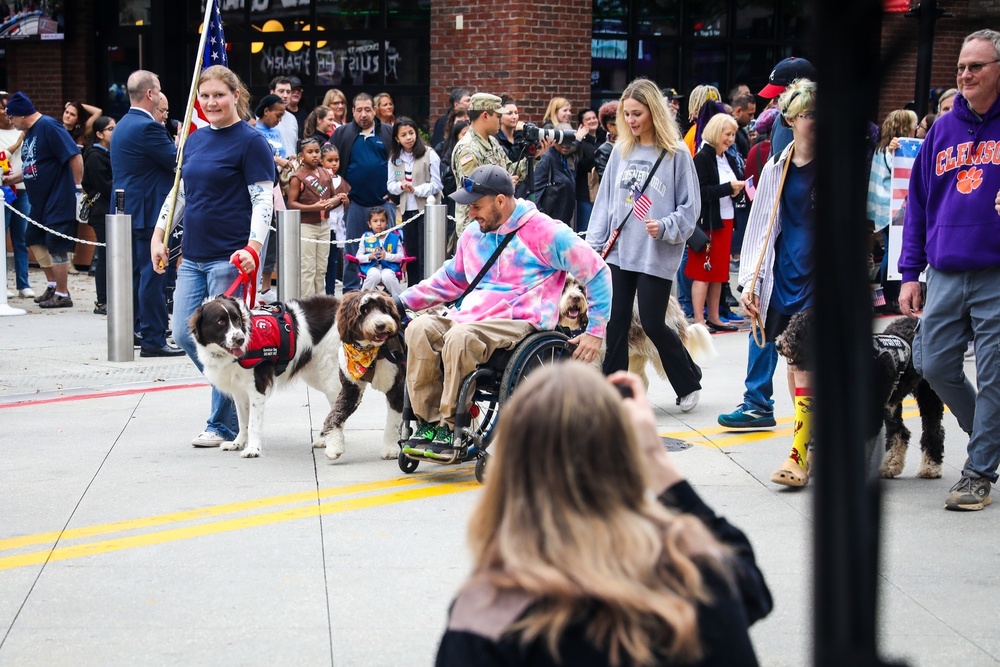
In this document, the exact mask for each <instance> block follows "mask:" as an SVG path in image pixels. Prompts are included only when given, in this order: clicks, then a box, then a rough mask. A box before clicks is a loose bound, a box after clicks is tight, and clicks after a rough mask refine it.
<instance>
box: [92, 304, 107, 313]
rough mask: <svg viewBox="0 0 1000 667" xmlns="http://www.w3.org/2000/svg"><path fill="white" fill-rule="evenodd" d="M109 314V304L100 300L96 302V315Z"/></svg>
mask: <svg viewBox="0 0 1000 667" xmlns="http://www.w3.org/2000/svg"><path fill="white" fill-rule="evenodd" d="M107 314H108V304H106V303H101V302H100V301H95V302H94V315H107Z"/></svg>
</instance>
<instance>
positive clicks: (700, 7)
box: [686, 0, 729, 37]
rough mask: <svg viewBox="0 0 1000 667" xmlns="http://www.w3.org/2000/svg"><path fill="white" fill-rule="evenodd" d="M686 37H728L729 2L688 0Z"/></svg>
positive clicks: (723, 0)
mask: <svg viewBox="0 0 1000 667" xmlns="http://www.w3.org/2000/svg"><path fill="white" fill-rule="evenodd" d="M686 16H687V21H686V23H687V35H688V36H690V37H728V36H729V0H688V3H687V12H686Z"/></svg>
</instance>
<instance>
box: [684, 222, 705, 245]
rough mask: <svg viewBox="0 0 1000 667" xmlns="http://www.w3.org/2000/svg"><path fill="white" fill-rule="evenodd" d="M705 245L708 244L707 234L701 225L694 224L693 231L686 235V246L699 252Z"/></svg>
mask: <svg viewBox="0 0 1000 667" xmlns="http://www.w3.org/2000/svg"><path fill="white" fill-rule="evenodd" d="M707 246H708V234H706V233H705V231H704V230H703V229H702V228H701V227H699V226H698V225H695V226H694V232H692V234H691V236H689V237H688V240H687V247H688V248H690V249H691V250H693V251H694V252H701V251H703V250H704V249H705V248H706V247H707Z"/></svg>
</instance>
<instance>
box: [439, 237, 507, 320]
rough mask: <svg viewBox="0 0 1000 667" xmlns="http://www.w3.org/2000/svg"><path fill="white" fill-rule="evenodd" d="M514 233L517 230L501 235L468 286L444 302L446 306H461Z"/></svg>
mask: <svg viewBox="0 0 1000 667" xmlns="http://www.w3.org/2000/svg"><path fill="white" fill-rule="evenodd" d="M516 233H517V232H511V233H510V234H507V235H505V236H504V237H503V239H502V240H501V241H500V245H498V246H497V249H496V250H494V251H493V254H492V255H490V258H489V259H488V260H486V263H485V264H483V268H481V269H479V273H477V274H476V277H475V278H473V279H472V282H471V283H469V286H468V287H467V288H465V291H464V292H462V296H460V297H458V298H457V299H455V300H454V301H449V302H448V303H446V304H445V305H446V306H456V305H457V306H458V307H459V308H461V307H462V299H464V298H465V297H467V296H469V294H471V293H472V290H474V289H476V286H477V285H478V284H479V282H480V281H481V280H482V279H483V277H484V276H485V275H486V272H487V271H489V270H490V267H491V266H493V264H494V263H495V262H496V261H497V258H498V257H500V253H502V252H503V249H504V248H506V247H507V244H508V243H510V242H511V240H513V238H514V235H515V234H516Z"/></svg>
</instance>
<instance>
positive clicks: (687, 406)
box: [677, 390, 701, 412]
mask: <svg viewBox="0 0 1000 667" xmlns="http://www.w3.org/2000/svg"><path fill="white" fill-rule="evenodd" d="M700 397H701V391H700V390H696V391H692V392H691V393H690V394H688V395H687V396H683V397H681V398H678V399H677V405H679V406H681V412H691V411H692V410H694V407H695V406H696V405H698V399H699V398H700Z"/></svg>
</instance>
